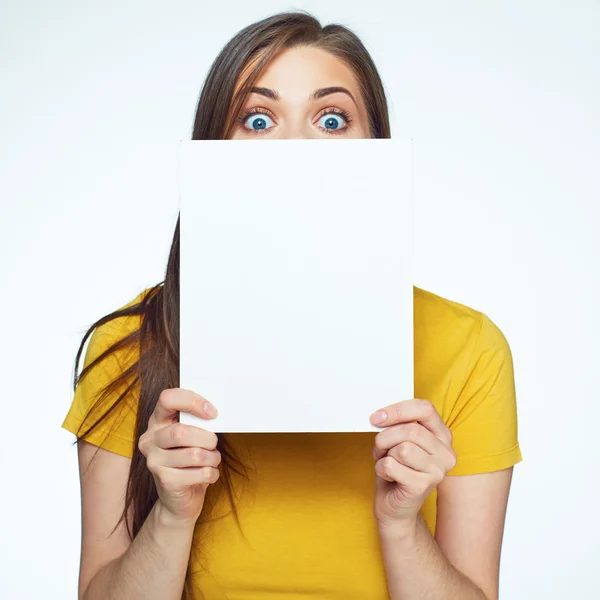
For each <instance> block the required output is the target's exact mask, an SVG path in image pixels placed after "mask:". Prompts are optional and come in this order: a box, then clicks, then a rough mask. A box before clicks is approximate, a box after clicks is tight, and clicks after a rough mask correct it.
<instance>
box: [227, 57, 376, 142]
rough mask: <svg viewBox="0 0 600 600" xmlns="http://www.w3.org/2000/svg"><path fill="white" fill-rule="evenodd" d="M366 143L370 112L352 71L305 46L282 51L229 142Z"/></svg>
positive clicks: (251, 96) (263, 76) (252, 95)
mask: <svg viewBox="0 0 600 600" xmlns="http://www.w3.org/2000/svg"><path fill="white" fill-rule="evenodd" d="M251 66H252V65H250V67H251ZM240 79H241V81H240V83H238V89H239V87H240V86H241V85H242V84H243V80H244V76H242V77H241V78H240ZM368 137H370V132H369V123H368V118H367V111H366V108H365V105H364V102H363V99H362V97H361V94H360V91H359V87H358V82H357V80H356V78H355V76H354V74H353V73H352V71H351V70H350V68H349V67H348V66H347V65H346V64H345V63H344V62H343V61H341V60H340V59H339V58H337V57H335V56H333V55H332V54H330V53H329V52H326V51H324V50H321V49H320V48H315V47H311V46H304V47H296V48H289V49H285V50H282V51H281V52H280V53H279V54H277V55H276V56H275V57H274V58H273V59H272V60H271V62H270V63H269V64H268V65H267V67H266V68H265V69H264V71H263V72H262V74H261V75H260V77H259V78H258V80H257V81H256V83H255V84H254V87H253V91H252V93H250V94H249V95H248V98H247V99H246V102H245V104H244V106H243V107H242V111H241V114H240V116H239V118H238V120H237V122H236V124H235V127H234V129H233V132H232V134H231V137H230V139H234V140H236V139H259V140H270V139H300V138H323V139H327V138H330V139H341V138H368Z"/></svg>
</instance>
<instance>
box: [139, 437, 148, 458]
mask: <svg viewBox="0 0 600 600" xmlns="http://www.w3.org/2000/svg"><path fill="white" fill-rule="evenodd" d="M147 439H148V436H147V435H146V434H145V433H142V435H141V436H140V439H139V440H138V444H137V447H138V450H139V451H140V452H141V453H142V454H143V455H144V456H146V440H147Z"/></svg>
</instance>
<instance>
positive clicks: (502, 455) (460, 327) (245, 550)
mask: <svg viewBox="0 0 600 600" xmlns="http://www.w3.org/2000/svg"><path fill="white" fill-rule="evenodd" d="M143 293H145V292H142V294H143ZM142 294H140V296H138V297H137V298H135V299H134V300H133V301H132V302H131V303H130V304H132V303H134V302H137V301H138V300H139V299H141V296H142ZM138 326H139V317H122V318H120V319H118V320H116V321H113V322H111V323H107V324H106V325H103V326H102V327H100V328H99V329H98V330H96V331H95V332H94V334H93V335H92V338H91V340H90V343H89V345H88V348H87V352H86V355H85V362H84V364H85V365H87V364H89V362H90V361H91V360H92V359H93V358H94V357H95V356H97V355H98V354H99V353H100V352H101V351H102V350H104V349H105V348H106V347H108V345H110V344H111V343H112V342H114V341H115V340H116V339H117V336H123V335H124V334H125V333H127V332H129V331H132V330H133V329H135V328H137V327H138ZM414 352H415V355H414V356H415V363H414V369H415V370H414V375H415V390H414V395H415V397H416V398H425V399H428V400H431V401H432V402H433V403H434V404H435V406H436V408H437V410H438V412H439V413H440V414H441V416H442V418H443V420H444V422H445V423H446V424H447V425H448V426H449V427H450V429H451V430H452V433H453V447H454V450H455V452H456V455H457V464H456V467H455V468H454V469H453V470H452V471H451V472H450V473H448V475H468V474H474V473H485V472H489V471H496V470H499V469H505V468H508V467H510V466H512V465H514V464H516V463H518V462H520V461H521V451H520V448H519V443H518V437H517V410H516V398H515V386H514V375H513V363H512V356H511V352H510V348H509V346H508V343H507V341H506V339H505V337H504V335H503V334H502V332H501V331H500V329H498V327H497V326H496V325H495V324H494V323H493V322H492V321H491V320H490V319H489V318H488V317H487V316H486V315H485V314H483V313H481V312H478V311H476V310H474V309H471V308H468V307H466V306H464V305H461V304H458V303H456V302H452V301H450V300H447V299H445V298H442V297H440V296H437V295H435V294H432V293H431V292H427V291H425V290H422V289H420V288H417V287H415V288H414ZM134 359H135V356H133V355H131V354H130V355H128V356H125V355H123V354H121V355H117V356H116V357H115V358H114V359H112V360H111V361H110V362H106V363H101V364H102V368H100V369H97V370H96V371H94V370H92V371H91V372H90V375H89V377H84V378H83V379H82V381H81V382H80V384H79V386H78V387H77V390H76V392H75V396H74V399H73V403H72V405H71V409H70V411H69V413H68V414H67V417H66V418H65V420H64V423H63V427H64V428H66V429H68V430H69V431H71V432H73V433H75V432H76V431H77V428H78V426H79V425H80V424H81V422H82V420H83V418H84V415H85V409H86V408H87V407H88V406H89V405H90V402H91V400H92V399H93V398H92V396H93V395H94V394H95V392H96V391H97V390H98V389H99V386H100V385H101V384H103V383H104V382H105V381H106V379H107V377H113V376H114V374H115V373H116V372H117V371H116V370H117V369H123V368H124V367H125V366H127V365H128V364H130V362H129V361H131V360H134ZM196 391H197V392H199V393H202V390H196ZM130 396H131V398H129V399H128V402H127V404H126V405H125V406H124V407H123V409H122V410H120V411H118V412H116V413H115V415H113V416H112V417H111V418H110V419H109V421H108V422H107V423H106V425H103V426H102V428H101V429H99V430H97V431H95V432H93V433H92V434H91V435H90V436H89V437H86V438H85V439H87V440H88V441H89V442H91V443H93V444H95V445H100V446H101V447H103V448H105V449H107V450H110V451H112V452H116V453H117V454H122V455H124V456H129V457H131V456H132V453H133V448H134V447H135V442H134V425H135V412H136V401H135V393H132V394H130ZM381 400H382V406H384V405H386V404H388V403H389V402H390V401H391V399H389V398H385V399H383V398H382V399H381ZM398 400H404V398H398ZM108 401H109V402H110V398H109V399H108ZM368 417H369V414H365V419H368ZM88 418H90V419H91V420H90V421H89V422H93V419H94V415H91V416H90V417H88ZM376 434H377V433H376V432H361V433H264V434H260V433H249V434H245V433H244V434H241V433H235V434H226V437H228V439H229V441H230V443H231V444H232V446H233V447H234V448H235V450H236V451H237V453H238V455H239V457H240V458H241V459H242V461H243V462H244V464H246V465H247V466H249V467H250V469H251V470H250V471H249V475H250V481H249V482H248V483H246V482H243V481H242V480H241V478H239V476H237V475H236V474H235V473H234V474H233V478H234V484H235V486H236V487H234V489H235V490H236V491H235V493H236V497H237V501H236V506H237V508H238V512H239V516H240V520H241V525H242V530H243V534H244V535H243V536H242V534H241V533H240V530H239V528H238V525H237V523H236V521H235V519H234V516H233V514H232V512H231V510H230V506H229V503H228V500H227V499H226V497H225V496H224V495H222V496H215V497H216V498H222V500H218V501H217V504H216V505H215V508H214V512H211V513H210V514H211V515H212V518H211V520H209V521H208V522H203V521H202V516H204V515H202V516H201V518H200V520H199V523H198V525H197V527H196V531H195V539H194V544H199V546H200V549H201V558H200V557H199V558H198V559H196V560H194V559H193V560H194V564H193V569H194V571H195V576H194V583H195V585H196V586H197V588H198V589H199V590H201V591H202V593H203V596H204V598H205V599H206V600H226V599H227V600H267V599H268V598H281V597H284V596H285V597H286V598H292V597H297V598H307V597H310V598H314V599H318V598H322V599H323V600H324V599H328V600H329V599H333V598H340V599H341V598H344V599H345V600H350V599H361V600H363V599H364V598H369V600H384V599H385V600H387V599H388V598H389V595H388V591H387V586H386V577H385V571H384V567H383V560H382V556H381V550H380V546H379V538H378V532H377V528H376V524H375V522H374V518H373V497H374V492H375V471H374V462H375V461H374V460H373V457H372V448H373V439H374V437H375V435H376ZM220 482H221V479H220V480H219V481H217V483H216V484H215V485H214V486H210V487H209V494H210V493H211V492H214V493H215V494H216V489H217V488H216V486H218V485H219V484H220ZM238 483H239V485H240V487H237V484H238ZM421 513H422V515H423V517H424V519H425V521H426V523H427V525H428V527H429V529H430V531H431V533H432V534H433V533H434V532H435V521H436V492H435V491H434V492H433V493H432V494H431V495H430V496H429V497H428V498H427V500H426V501H425V503H424V505H423V507H422V509H421ZM192 557H194V553H192ZM198 597H200V595H199V596H198Z"/></svg>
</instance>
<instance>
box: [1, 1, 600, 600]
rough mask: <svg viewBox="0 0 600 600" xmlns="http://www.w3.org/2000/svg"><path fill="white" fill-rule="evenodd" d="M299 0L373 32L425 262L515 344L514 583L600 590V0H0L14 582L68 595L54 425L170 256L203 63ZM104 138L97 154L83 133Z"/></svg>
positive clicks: (67, 549) (16, 587)
mask: <svg viewBox="0 0 600 600" xmlns="http://www.w3.org/2000/svg"><path fill="white" fill-rule="evenodd" d="M295 7H300V8H305V9H308V10H312V11H313V12H314V13H315V14H316V15H317V16H318V17H319V18H320V19H321V20H322V21H323V22H330V21H340V22H342V23H344V24H346V25H349V26H351V27H353V28H354V29H355V30H356V31H357V32H358V33H359V35H360V36H361V37H362V39H363V40H364V41H365V43H366V44H367V46H368V48H369V49H370V51H371V52H372V54H373V57H374V59H375V61H376V63H377V65H378V67H379V69H380V72H381V74H382V76H383V78H384V81H385V84H386V87H387V91H388V93H389V97H390V99H391V109H392V115H393V135H394V136H401V137H412V138H413V139H414V152H415V154H414V156H415V173H414V174H415V205H416V206H415V209H416V212H415V236H416V238H415V265H414V269H415V284H416V285H418V286H420V287H423V288H425V289H427V290H429V291H432V292H434V293H437V294H439V295H442V296H445V297H447V298H450V299H453V300H456V301H458V302H461V303H464V304H467V305H469V306H472V307H474V308H477V309H478V310H481V311H483V312H485V313H486V314H487V315H488V316H490V318H492V320H494V322H496V324H497V325H498V326H499V327H500V328H501V329H502V331H503V332H504V334H505V335H506V337H507V339H508V340H509V343H510V345H511V348H512V351H513V358H514V362H515V369H516V384H517V393H518V403H519V404H518V406H519V426H520V427H519V429H520V442H521V447H522V451H523V456H524V462H523V463H521V464H519V465H518V466H517V467H516V468H515V476H514V483H513V488H512V493H511V499H510V503H509V509H508V517H507V525H506V533H505V540H504V547H503V559H502V573H501V590H502V592H501V593H502V598H505V599H507V600H508V599H511V600H521V599H523V600H525V599H527V600H529V599H531V598H544V599H546V600H553V599H556V600H558V599H561V600H562V599H563V598H565V597H573V598H577V599H578V600H586V599H588V598H589V599H591V598H597V597H598V596H599V594H600V592H599V590H598V588H599V587H600V586H599V584H598V579H597V565H598V557H599V555H600V548H599V543H598V541H597V540H598V538H599V537H600V523H599V516H598V505H597V497H598V487H599V486H598V463H599V461H598V459H599V458H600V456H599V454H600V453H599V450H598V433H597V431H598V422H599V417H600V409H599V402H598V400H599V398H598V391H597V378H596V374H597V373H598V372H599V370H600V367H599V364H600V353H599V350H598V347H599V345H598V336H599V335H600V327H599V317H598V312H597V311H598V307H599V306H600V297H599V296H600V294H599V292H598V284H599V283H600V281H599V279H600V277H599V271H600V267H599V263H600V244H599V242H598V235H597V231H598V226H599V224H600V219H599V217H600V209H599V208H598V202H599V192H600V186H599V184H598V164H599V163H600V151H599V147H598V140H599V139H600V137H599V136H600V82H599V74H600V37H599V36H598V24H599V22H600V4H598V3H597V2H596V1H595V0H589V1H588V2H582V1H572V2H569V3H566V2H556V1H553V2H549V1H541V0H540V1H535V2H534V1H523V0H519V1H517V0H512V1H503V2H499V1H496V2H485V3H484V2H476V1H472V2H465V1H456V2H452V3H450V2H443V1H429V2H416V1H415V2H410V3H409V2H392V1H389V2H377V1H374V0H372V1H370V2H362V1H361V2H359V1H358V0H355V1H354V2H350V1H349V0H345V1H331V0H328V1H327V2H325V1H324V0H321V1H313V2H299V3H298V4H297V5H296V6H293V5H287V4H285V3H281V2H267V1H262V0H259V1H257V2H226V3H216V4H214V3H210V4H207V3H204V2H198V1H195V2H192V1H185V2H184V1H179V2H177V1H176V2H170V3H167V2H160V3H157V2H147V1H146V2H143V3H142V2H138V3H136V2H125V1H123V0H120V1H119V2H116V1H114V0H113V1H108V0H107V1H105V2H102V3H100V2H98V3H94V4H92V3H84V2H79V3H67V2H61V1H59V0H57V1H55V2H52V3H47V2H40V1H36V2H33V1H29V2H25V1H23V2H10V3H9V2H4V3H3V6H2V9H1V15H0V48H1V51H0V56H1V59H2V73H1V75H2V77H1V79H0V82H1V83H0V85H1V92H2V93H1V94H0V131H1V132H2V136H1V141H0V148H1V150H0V152H1V159H2V160H1V162H0V165H1V166H0V174H1V181H2V189H1V190H0V203H1V213H0V261H1V263H0V267H1V272H2V277H3V279H2V300H1V302H2V305H1V308H2V316H3V319H2V321H3V322H2V326H3V327H2V344H1V346H0V353H1V354H0V365H2V383H3V388H4V389H3V402H2V406H3V416H4V418H3V424H4V426H3V428H2V434H1V435H0V440H1V442H0V443H1V444H2V451H1V453H0V461H1V463H0V469H1V473H2V484H1V485H2V487H1V492H2V493H1V496H0V502H1V506H0V509H1V514H2V530H1V533H0V538H1V539H2V543H1V545H0V552H1V556H0V565H1V567H0V597H3V598H10V599H11V600H13V599H14V600H16V599H21V598H37V597H44V598H57V599H61V600H62V599H64V598H75V597H76V595H75V594H76V592H75V589H76V582H77V572H78V558H79V543H80V537H79V534H80V529H79V528H80V522H79V511H80V508H79V483H78V475H77V466H76V450H75V448H74V447H72V446H71V445H70V443H71V441H72V439H73V436H71V435H70V434H68V433H67V432H65V431H64V430H62V429H61V428H60V424H61V422H62V419H63V417H64V415H65V413H66V412H67V410H68V407H69V404H70V401H71V397H72V390H71V377H72V367H73V359H74V356H75V351H76V349H77V346H78V343H79V341H80V338H81V335H82V334H83V332H84V331H85V329H86V328H87V326H88V325H89V324H91V322H92V321H93V320H95V319H97V318H99V317H100V316H102V315H104V314H106V313H107V312H110V311H112V310H113V309H115V308H117V307H118V306H121V305H122V304H124V303H126V302H127V301H129V300H130V299H132V298H133V297H134V296H135V295H136V294H137V293H138V292H139V291H141V289H143V287H145V286H148V285H152V284H154V283H156V282H158V281H160V280H162V278H163V274H164V268H165V265H166V259H167V253H168V249H169V245H170V241H171V235H172V231H173V226H174V223H175V218H176V204H177V197H176V189H175V186H174V182H175V163H174V160H173V159H171V158H169V157H170V156H174V154H172V153H171V154H170V153H169V152H167V151H166V150H165V148H168V145H169V144H171V143H173V144H175V143H177V140H179V139H185V138H189V137H190V136H191V129H192V123H193V117H194V111H195V103H196V100H197V96H198V93H199V90H200V86H201V84H202V81H203V79H204V76H205V74H206V72H207V69H208V67H209V65H210V63H211V61H212V60H213V58H214V57H215V56H216V54H217V53H218V51H219V50H220V48H221V47H222V46H223V44H224V43H225V42H226V41H227V39H229V37H230V36H232V35H233V34H234V33H235V32H237V31H238V30H239V29H240V28H242V27H243V26H245V25H247V24H249V23H250V22H252V21H254V20H256V19H258V18H262V17H264V16H267V15H268V14H271V13H272V12H276V11H278V10H283V9H288V8H295ZM90 140H93V141H95V142H96V144H97V152H96V153H95V154H93V155H92V154H90V153H79V152H78V146H79V145H80V144H82V143H84V142H86V143H87V142H89V141H90ZM131 142H137V143H139V147H138V149H137V150H136V147H135V144H132V143H131ZM142 153H145V154H144V155H145V160H144V161H140V160H139V156H140V155H141V154H142Z"/></svg>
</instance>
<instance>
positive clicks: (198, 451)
mask: <svg viewBox="0 0 600 600" xmlns="http://www.w3.org/2000/svg"><path fill="white" fill-rule="evenodd" d="M187 452H188V455H189V457H190V459H191V461H192V462H193V463H194V464H201V463H202V462H203V460H204V458H205V453H204V450H203V449H202V448H197V447H194V446H191V447H189V448H188V449H187Z"/></svg>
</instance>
